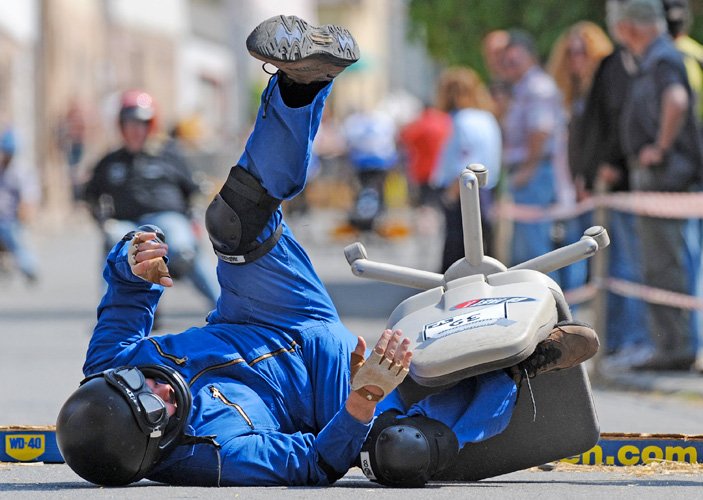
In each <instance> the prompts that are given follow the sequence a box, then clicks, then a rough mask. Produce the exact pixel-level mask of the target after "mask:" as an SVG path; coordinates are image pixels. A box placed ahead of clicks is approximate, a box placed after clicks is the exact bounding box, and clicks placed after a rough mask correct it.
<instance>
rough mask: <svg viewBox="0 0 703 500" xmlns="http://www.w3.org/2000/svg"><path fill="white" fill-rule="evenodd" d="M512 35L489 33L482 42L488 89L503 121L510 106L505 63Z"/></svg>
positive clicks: (500, 32)
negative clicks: (506, 51)
mask: <svg viewBox="0 0 703 500" xmlns="http://www.w3.org/2000/svg"><path fill="white" fill-rule="evenodd" d="M509 41H510V34H509V33H508V32H507V31H505V30H494V31H490V32H488V33H487V34H486V35H485V36H484V37H483V39H482V40H481V55H482V56H483V61H484V65H485V67H486V71H487V72H488V89H489V90H490V92H491V96H492V97H493V102H494V104H495V111H494V114H495V115H496V117H497V118H498V120H499V121H501V120H502V119H503V116H504V115H505V111H506V110H507V108H508V104H510V84H509V83H508V81H507V77H506V75H505V71H504V67H503V61H504V55H505V49H506V47H507V46H508V42H509Z"/></svg>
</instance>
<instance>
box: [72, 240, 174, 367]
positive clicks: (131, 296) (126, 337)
mask: <svg viewBox="0 0 703 500" xmlns="http://www.w3.org/2000/svg"><path fill="white" fill-rule="evenodd" d="M128 247H129V241H120V242H118V243H117V245H115V247H114V248H113V249H112V251H111V252H110V254H109V255H108V256H107V261H106V263H105V268H104V270H103V277H104V278H105V281H106V282H107V291H106V292H105V295H104V296H103V298H102V300H101V301H100V305H99V306H98V322H97V324H96V326H95V329H94V330H93V336H92V337H91V339H90V343H89V345H88V352H87V354H86V360H85V364H84V365H83V373H84V374H85V375H86V376H87V375H90V374H93V373H97V372H99V371H102V370H105V369H107V368H113V367H115V366H117V365H118V364H120V359H123V358H126V357H128V356H129V354H130V353H131V351H132V350H133V349H134V348H135V347H136V345H137V343H138V341H139V340H141V339H142V338H144V337H146V336H147V335H148V334H149V332H150V331H151V328H152V326H153V323H154V312H155V311H156V305H157V304H158V302H159V299H160V297H161V294H162V293H163V287H162V286H161V285H156V284H153V283H149V282H146V281H144V280H142V279H141V278H138V277H137V276H135V275H134V274H132V271H131V269H130V266H129V263H128V261H127V250H128Z"/></svg>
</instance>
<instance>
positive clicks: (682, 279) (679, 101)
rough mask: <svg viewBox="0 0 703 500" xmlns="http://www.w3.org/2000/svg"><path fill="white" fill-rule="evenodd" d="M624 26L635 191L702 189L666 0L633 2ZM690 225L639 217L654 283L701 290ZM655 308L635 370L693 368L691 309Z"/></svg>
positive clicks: (625, 123) (628, 150)
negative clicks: (631, 61)
mask: <svg viewBox="0 0 703 500" xmlns="http://www.w3.org/2000/svg"><path fill="white" fill-rule="evenodd" d="M617 29H618V34H619V37H620V38H621V39H622V41H623V43H624V44H625V46H626V47H627V49H628V50H629V51H631V52H632V54H633V55H634V56H635V57H636V58H637V61H638V72H637V74H636V75H635V77H634V78H633V80H632V84H631V86H630V91H629V92H628V96H627V99H626V102H625V107H624V109H623V117H622V121H621V134H622V142H623V147H624V152H625V154H626V156H627V162H628V169H629V174H630V183H631V186H632V189H633V190H636V191H669V192H685V191H690V190H692V189H697V188H698V185H699V182H700V170H701V165H702V163H703V153H702V151H701V143H700V137H699V133H698V127H697V123H696V120H695V117H694V109H693V103H694V99H693V95H692V92H691V88H690V85H689V83H688V77H687V75H686V68H685V66H684V63H683V59H682V57H681V54H680V53H679V52H678V51H677V49H676V47H675V46H674V44H673V43H672V41H671V38H670V37H669V36H668V35H667V34H666V33H665V23H664V12H663V8H662V4H661V0H629V1H628V2H627V3H626V4H625V5H624V8H623V13H622V18H621V20H620V22H619V23H618V25H617ZM686 224H687V222H686V221H682V220H667V219H660V218H654V217H649V216H641V217H639V218H638V232H639V235H640V239H641V241H642V251H643V269H644V280H645V283H646V284H647V285H650V286H653V287H656V288H663V289H666V290H671V291H673V292H678V293H683V294H690V293H692V292H693V290H694V289H695V288H694V287H695V283H692V281H695V279H694V275H693V273H691V272H690V271H691V268H690V267H689V265H692V262H691V248H690V245H689V242H688V241H687V238H686V231H685V229H686ZM687 264H688V265H687ZM696 267H697V266H696ZM648 309H649V321H650V334H651V336H652V340H653V342H654V345H655V347H656V350H655V354H654V355H653V356H652V357H651V358H650V359H649V360H647V361H645V362H643V363H640V364H638V365H635V366H634V367H633V368H635V369H640V370H689V368H690V367H691V365H692V364H693V362H694V361H695V355H696V336H695V331H694V330H695V326H694V323H693V321H692V316H691V313H690V312H689V311H687V310H685V309H680V308H676V307H670V306H664V305H657V304H649V306H648Z"/></svg>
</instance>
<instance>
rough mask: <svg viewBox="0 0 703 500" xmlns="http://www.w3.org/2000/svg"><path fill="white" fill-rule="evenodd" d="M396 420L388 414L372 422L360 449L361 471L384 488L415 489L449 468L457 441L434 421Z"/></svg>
mask: <svg viewBox="0 0 703 500" xmlns="http://www.w3.org/2000/svg"><path fill="white" fill-rule="evenodd" d="M398 416H399V414H398V412H394V411H390V412H384V413H382V414H381V415H380V416H379V417H378V418H377V419H376V421H375V422H374V424H373V427H372V428H371V432H370V433H369V436H368V438H367V439H366V441H365V442H364V446H363V447H362V449H361V457H360V460H361V470H362V471H363V472H364V474H365V475H366V477H367V478H369V479H370V480H371V481H375V482H377V483H380V484H383V485H386V486H393V487H396V488H419V487H422V486H424V485H425V483H427V481H429V480H430V479H432V477H433V476H435V475H436V474H437V473H438V472H441V471H442V470H444V469H446V468H447V467H449V466H450V465H451V464H452V461H453V460H454V458H455V457H456V456H457V454H458V453H459V441H458V440H457V438H456V435H455V434H454V432H453V431H452V430H451V429H450V428H449V427H447V426H446V425H444V424H443V423H442V422H440V421H438V420H434V419H432V418H427V417H423V416H420V415H416V416H412V417H402V418H398Z"/></svg>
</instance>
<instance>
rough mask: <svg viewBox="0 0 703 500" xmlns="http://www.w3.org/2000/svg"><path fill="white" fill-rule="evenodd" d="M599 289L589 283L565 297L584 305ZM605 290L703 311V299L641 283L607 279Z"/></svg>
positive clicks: (649, 301)
mask: <svg viewBox="0 0 703 500" xmlns="http://www.w3.org/2000/svg"><path fill="white" fill-rule="evenodd" d="M599 288H600V287H598V285H596V284H594V283H587V284H585V285H583V286H581V287H578V288H573V289H571V290H566V291H565V292H564V297H565V298H566V301H567V302H568V303H569V304H582V303H584V302H588V301H589V300H592V299H593V298H594V297H595V295H596V292H597V291H598V289H599ZM605 288H606V289H607V290H608V291H610V292H613V293H615V294H617V295H620V296H622V297H631V298H637V299H642V300H644V301H645V302H648V303H650V304H658V305H662V306H669V307H676V308H679V309H689V310H695V309H697V310H703V299H702V298H699V297H693V296H691V295H686V294H684V293H678V292H672V291H671V290H664V289H662V288H655V287H652V286H647V285H642V284H641V283H634V282H632V281H625V280H621V279H617V278H607V279H606V281H605Z"/></svg>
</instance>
